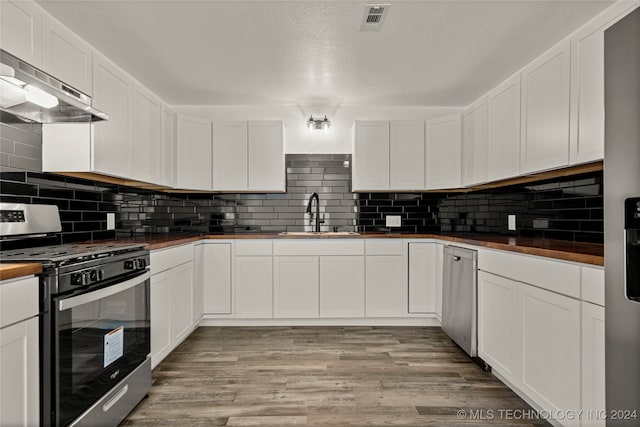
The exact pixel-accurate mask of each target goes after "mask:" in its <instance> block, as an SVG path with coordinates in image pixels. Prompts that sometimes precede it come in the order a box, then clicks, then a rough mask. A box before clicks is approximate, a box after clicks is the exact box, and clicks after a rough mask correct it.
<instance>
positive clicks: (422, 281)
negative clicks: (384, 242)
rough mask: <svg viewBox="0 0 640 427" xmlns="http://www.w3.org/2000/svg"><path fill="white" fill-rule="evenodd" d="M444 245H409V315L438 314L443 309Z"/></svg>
mask: <svg viewBox="0 0 640 427" xmlns="http://www.w3.org/2000/svg"><path fill="white" fill-rule="evenodd" d="M440 289H442V245H440V244H438V243H409V313H438V312H439V310H441V307H442V293H441V292H439V291H440Z"/></svg>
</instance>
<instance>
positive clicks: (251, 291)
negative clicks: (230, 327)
mask: <svg viewBox="0 0 640 427" xmlns="http://www.w3.org/2000/svg"><path fill="white" fill-rule="evenodd" d="M234 284H235V315H236V317H239V318H250V319H269V318H272V317H273V258H272V257H271V256H236V258H235V282H234Z"/></svg>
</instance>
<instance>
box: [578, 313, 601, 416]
mask: <svg viewBox="0 0 640 427" xmlns="http://www.w3.org/2000/svg"><path fill="white" fill-rule="evenodd" d="M604 346H605V341H604V307H601V306H599V305H595V304H591V303H588V302H584V301H583V302H582V409H583V410H584V411H585V413H591V414H599V413H604V412H603V411H604V410H605V389H606V384H605V364H604V353H605V352H604ZM591 418H598V417H595V416H593V417H591ZM605 424H606V422H605V420H604V419H600V420H598V419H595V420H589V419H586V420H585V419H583V422H582V425H583V426H604V425H605Z"/></svg>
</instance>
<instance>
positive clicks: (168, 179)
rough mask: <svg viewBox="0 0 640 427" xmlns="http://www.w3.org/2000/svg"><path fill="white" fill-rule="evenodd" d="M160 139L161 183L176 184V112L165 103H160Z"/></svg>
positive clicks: (170, 185) (171, 185)
mask: <svg viewBox="0 0 640 427" xmlns="http://www.w3.org/2000/svg"><path fill="white" fill-rule="evenodd" d="M161 122H162V132H161V135H160V139H161V143H160V144H161V146H162V148H161V150H162V152H161V154H160V159H161V181H160V183H161V184H164V185H166V186H169V187H173V186H175V185H176V113H175V112H173V111H172V110H171V109H170V108H169V107H168V106H167V105H164V104H163V105H162V119H161Z"/></svg>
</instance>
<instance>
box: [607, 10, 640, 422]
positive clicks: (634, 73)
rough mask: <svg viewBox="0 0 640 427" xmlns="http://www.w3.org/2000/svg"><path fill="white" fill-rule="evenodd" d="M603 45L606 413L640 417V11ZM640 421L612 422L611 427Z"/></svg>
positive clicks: (610, 32) (614, 30)
mask: <svg viewBox="0 0 640 427" xmlns="http://www.w3.org/2000/svg"><path fill="white" fill-rule="evenodd" d="M604 41H605V49H604V52H605V169H604V206H605V212H604V218H605V336H606V338H605V341H606V347H605V353H606V355H605V358H606V362H605V363H606V396H607V397H606V400H607V411H608V414H609V415H610V414H611V411H612V410H638V412H639V414H638V416H640V356H639V355H640V303H638V302H633V301H630V300H628V299H627V298H626V295H625V285H626V283H625V237H624V236H625V231H624V202H625V199H626V198H629V197H638V196H640V9H636V10H635V11H634V12H632V13H631V14H629V15H627V16H626V17H625V18H623V19H622V20H621V21H620V22H618V23H616V24H615V25H613V26H612V27H611V28H609V29H607V30H606V31H605V36H604ZM637 267H638V266H636V268H637ZM639 422H640V421H639V420H638V419H628V420H611V419H609V420H608V421H607V425H608V426H622V425H634V426H637V425H638V423H639Z"/></svg>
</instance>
